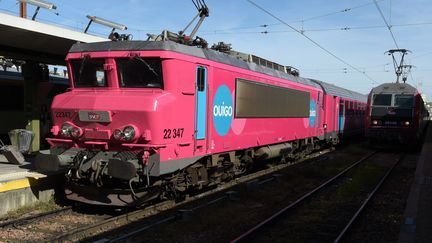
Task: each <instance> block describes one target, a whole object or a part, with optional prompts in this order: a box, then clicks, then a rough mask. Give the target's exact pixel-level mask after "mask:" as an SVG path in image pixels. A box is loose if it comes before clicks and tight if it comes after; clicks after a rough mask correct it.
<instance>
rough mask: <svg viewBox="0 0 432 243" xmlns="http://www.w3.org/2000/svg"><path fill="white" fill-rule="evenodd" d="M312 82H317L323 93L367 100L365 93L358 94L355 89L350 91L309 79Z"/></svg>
mask: <svg viewBox="0 0 432 243" xmlns="http://www.w3.org/2000/svg"><path fill="white" fill-rule="evenodd" d="M311 80H312V81H313V82H316V83H317V84H319V85H321V87H322V89H323V90H324V92H325V93H327V94H331V95H334V96H339V97H342V98H347V99H352V100H359V101H362V102H367V95H364V94H360V93H358V92H355V91H351V90H348V89H344V88H341V87H338V86H336V85H333V84H329V83H326V82H323V81H320V80H315V79H311Z"/></svg>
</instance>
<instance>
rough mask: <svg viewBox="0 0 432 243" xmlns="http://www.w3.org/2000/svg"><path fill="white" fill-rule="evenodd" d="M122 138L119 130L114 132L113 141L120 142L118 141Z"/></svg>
mask: <svg viewBox="0 0 432 243" xmlns="http://www.w3.org/2000/svg"><path fill="white" fill-rule="evenodd" d="M123 136H124V134H123V132H122V130H120V129H116V130H114V132H113V137H114V139H115V140H120V139H122V137H123Z"/></svg>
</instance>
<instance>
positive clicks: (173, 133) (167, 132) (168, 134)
mask: <svg viewBox="0 0 432 243" xmlns="http://www.w3.org/2000/svg"><path fill="white" fill-rule="evenodd" d="M183 131H184V128H174V129H164V131H163V133H164V136H163V138H164V139H170V138H181V137H183Z"/></svg>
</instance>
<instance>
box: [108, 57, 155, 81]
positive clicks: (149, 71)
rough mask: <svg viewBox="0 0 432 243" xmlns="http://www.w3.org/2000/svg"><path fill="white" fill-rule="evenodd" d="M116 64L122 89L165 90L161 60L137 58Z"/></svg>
mask: <svg viewBox="0 0 432 243" xmlns="http://www.w3.org/2000/svg"><path fill="white" fill-rule="evenodd" d="M116 62H117V72H118V79H119V82H120V87H124V88H163V82H162V63H161V59H159V58H142V57H139V56H135V57H131V58H122V59H117V60H116Z"/></svg>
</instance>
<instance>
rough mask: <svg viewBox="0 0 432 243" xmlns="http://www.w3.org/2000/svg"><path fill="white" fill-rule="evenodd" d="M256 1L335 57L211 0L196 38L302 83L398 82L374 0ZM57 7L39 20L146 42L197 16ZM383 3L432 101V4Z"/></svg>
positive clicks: (79, 1)
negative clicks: (117, 29) (113, 28)
mask: <svg viewBox="0 0 432 243" xmlns="http://www.w3.org/2000/svg"><path fill="white" fill-rule="evenodd" d="M251 1H253V2H254V3H256V4H257V5H259V6H261V7H262V8H264V9H265V10H267V11H268V12H270V13H271V14H272V15H274V16H275V17H277V18H279V19H281V20H282V21H283V22H285V23H287V24H289V25H290V26H292V27H294V28H296V29H298V30H303V31H304V32H303V33H304V34H305V35H306V36H308V37H309V38H310V39H312V40H313V41H314V42H316V43H317V44H318V45H320V46H322V47H323V48H325V49H326V50H328V51H329V52H330V53H331V54H332V55H334V56H332V55H331V54H329V53H327V52H325V51H324V50H322V49H321V48H319V47H317V45H316V44H314V43H312V42H311V41H310V40H308V39H306V38H305V37H304V36H302V35H301V34H299V33H296V32H294V31H292V29H290V27H289V26H287V25H285V24H283V23H281V22H280V21H279V20H277V19H275V18H274V17H272V16H270V15H269V14H268V13H265V12H264V11H262V10H260V9H259V8H257V7H256V6H254V5H253V4H251V3H250V2H249V1H247V0H207V1H206V3H207V5H208V7H209V9H210V16H209V17H208V18H207V19H206V20H205V21H204V23H203V25H202V27H201V28H200V30H199V32H198V36H200V37H203V38H204V39H206V40H207V41H208V42H209V43H215V42H219V41H224V42H226V43H231V44H232V47H233V49H235V50H238V51H241V52H246V53H252V54H255V55H258V56H261V57H263V58H266V59H269V60H272V61H275V62H278V63H280V64H283V65H289V66H293V67H296V68H298V69H299V70H300V74H301V76H303V77H309V78H315V79H320V80H323V81H326V82H329V83H333V84H336V85H339V86H341V87H344V88H348V89H352V90H355V91H358V92H361V93H364V94H366V93H368V92H369V90H370V89H371V88H372V87H373V86H376V85H378V84H380V83H385V82H394V81H395V74H394V69H393V63H392V59H391V57H389V56H387V55H385V54H384V52H385V51H387V50H389V49H395V48H396V45H395V43H394V41H393V39H392V37H391V35H390V32H389V30H388V29H387V27H386V26H385V23H384V21H383V18H382V16H381V14H380V12H379V11H378V9H377V7H376V6H375V4H374V2H373V1H372V0H344V1H342V0H303V1H301V0H297V1H293V0H251ZM51 2H53V3H55V4H56V5H57V7H58V8H57V10H55V11H46V10H41V11H40V13H39V15H38V18H37V19H38V21H41V22H51V23H54V24H59V25H64V26H68V27H69V28H74V29H79V30H84V28H85V26H86V24H87V22H88V20H87V18H86V17H85V16H86V15H95V16H98V17H103V18H106V19H110V20H112V21H115V22H118V23H122V24H125V25H126V26H128V30H127V31H125V33H131V34H133V36H134V39H145V38H146V33H153V34H159V33H160V32H161V30H163V29H168V30H171V31H176V32H177V31H179V30H181V29H183V28H184V27H185V26H186V25H187V24H188V23H189V21H190V20H191V19H192V18H193V17H194V16H195V14H196V13H197V10H196V9H195V7H194V5H193V4H192V2H191V0H122V1H119V0H117V1H115V0H91V1H88V0H87V1H83V0H74V1H70V0H52V1H51ZM377 2H378V5H379V6H380V9H381V10H382V13H383V16H384V18H385V19H386V21H387V23H388V24H389V25H390V26H392V27H391V30H392V31H393V34H394V37H395V39H396V43H397V44H398V46H399V48H405V49H409V50H411V51H412V53H411V54H409V55H408V56H407V59H406V60H407V63H406V64H411V65H414V66H415V67H414V68H413V69H412V72H411V75H409V76H408V83H410V84H412V85H414V86H416V87H418V88H419V89H420V91H421V92H423V93H426V94H427V96H428V99H429V100H432V78H431V75H432V67H431V66H432V64H431V63H432V15H431V14H430V13H431V12H432V2H431V1H430V0H409V1H407V0H378V1H377ZM18 9H19V6H18V4H17V1H15V0H0V10H1V11H4V12H9V13H11V12H14V13H15V14H16V13H17V12H18ZM33 12H34V8H33V7H31V6H29V7H28V15H29V16H31V15H32V14H33ZM55 13H58V15H56V14H55ZM264 25H267V27H263V26H264ZM90 32H91V33H93V34H96V35H105V36H107V35H108V34H109V32H110V29H107V28H105V27H98V26H96V25H92V27H91V28H90ZM262 32H267V34H264V33H262ZM186 33H190V30H189V31H187V32H186ZM335 56H336V57H335ZM344 62H345V63H344ZM353 68H354V69H353ZM355 69H357V71H356V70H355ZM359 71H361V72H359ZM362 72H364V73H365V74H366V75H365V74H363V73H362ZM371 79H372V80H371Z"/></svg>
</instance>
